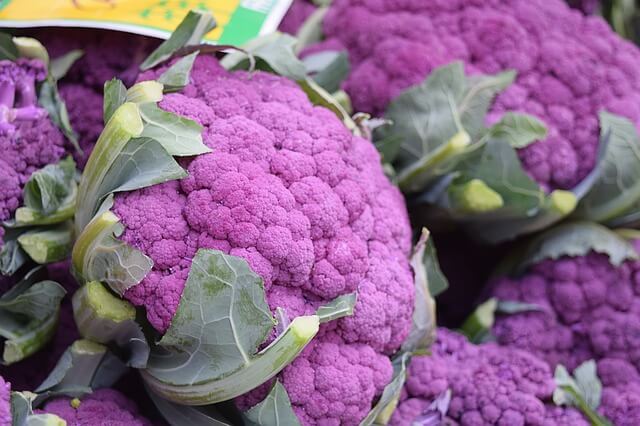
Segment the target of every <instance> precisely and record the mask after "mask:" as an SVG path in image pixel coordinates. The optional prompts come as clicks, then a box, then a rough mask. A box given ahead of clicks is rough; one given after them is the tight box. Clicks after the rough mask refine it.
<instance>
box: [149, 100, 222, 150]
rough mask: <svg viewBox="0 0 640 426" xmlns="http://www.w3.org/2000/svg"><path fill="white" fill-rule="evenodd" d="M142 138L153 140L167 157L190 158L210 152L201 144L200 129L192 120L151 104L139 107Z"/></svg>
mask: <svg viewBox="0 0 640 426" xmlns="http://www.w3.org/2000/svg"><path fill="white" fill-rule="evenodd" d="M140 114H141V116H142V119H143V120H144V130H143V131H142V135H141V136H142V137H147V138H151V139H154V140H155V141H156V142H158V143H159V144H160V145H162V147H163V148H164V149H165V150H166V151H167V153H168V154H169V155H175V156H191V155H199V154H204V153H207V152H211V149H210V148H209V147H207V146H206V145H205V144H204V143H203V142H202V134H201V133H202V127H201V126H200V125H199V124H198V123H196V122H195V121H193V120H189V119H188V118H184V117H181V116H179V115H176V114H173V113H170V112H166V111H163V110H161V109H160V108H158V106H157V105H155V104H153V103H147V104H142V105H140Z"/></svg>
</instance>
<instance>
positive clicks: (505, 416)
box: [390, 329, 589, 426]
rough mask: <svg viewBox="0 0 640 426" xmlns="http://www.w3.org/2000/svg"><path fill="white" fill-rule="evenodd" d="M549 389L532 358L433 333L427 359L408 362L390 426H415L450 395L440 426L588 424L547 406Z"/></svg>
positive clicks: (545, 370)
mask: <svg viewBox="0 0 640 426" xmlns="http://www.w3.org/2000/svg"><path fill="white" fill-rule="evenodd" d="M554 388H555V383H554V379H553V375H552V372H551V370H550V369H549V367H548V366H547V364H545V363H544V362H543V361H542V360H540V359H538V358H536V357H535V356H533V355H531V354H529V353H526V352H524V351H521V350H518V349H512V348H505V347H501V346H498V345H496V344H493V343H489V344H484V345H480V346H476V345H473V344H471V343H469V342H468V341H467V340H466V338H465V337H463V336H461V335H459V334H457V333H455V332H452V331H449V330H446V329H439V330H438V338H437V341H436V343H435V344H434V345H433V346H432V355H430V356H421V357H414V358H413V359H412V361H411V364H410V367H409V372H408V378H407V382H406V384H405V389H404V390H403V394H402V396H401V401H400V404H399V406H398V408H397V410H396V412H395V413H394V415H393V417H392V419H391V423H390V424H391V425H398V426H401V425H410V424H413V422H414V421H416V422H419V421H420V420H421V419H423V417H424V416H425V414H426V413H428V412H429V407H430V405H431V403H432V401H434V400H435V399H436V398H438V397H439V396H440V395H442V394H444V393H445V392H447V390H450V391H451V402H450V405H449V408H448V411H447V414H446V418H445V419H443V421H444V422H445V423H444V424H448V425H464V426H481V425H502V426H507V425H508V426H519V425H522V426H523V425H544V426H552V425H553V426H557V425H567V426H568V425H574V426H581V425H584V426H586V425H588V424H589V423H588V422H587V421H586V420H585V419H583V417H582V415H581V414H580V413H579V412H577V411H575V410H573V409H566V408H560V407H555V406H553V405H551V404H550V400H551V395H552V393H553V390H554Z"/></svg>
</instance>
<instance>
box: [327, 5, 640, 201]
mask: <svg viewBox="0 0 640 426" xmlns="http://www.w3.org/2000/svg"><path fill="white" fill-rule="evenodd" d="M323 28H324V34H325V36H326V37H327V41H326V42H325V43H326V44H325V45H324V46H319V47H316V48H315V49H316V50H317V49H322V48H326V49H333V50H335V48H336V47H339V46H343V48H346V49H347V50H348V53H349V60H350V62H351V69H352V71H351V73H350V75H349V77H348V78H347V80H346V81H345V82H344V84H343V88H344V89H345V90H346V91H347V92H348V94H349V95H350V96H351V101H352V103H353V106H354V109H355V110H357V111H364V112H369V113H372V114H374V115H380V114H382V113H383V112H384V111H385V108H386V107H387V105H388V103H389V102H390V101H391V100H392V99H394V98H395V97H396V96H398V95H399V94H400V93H402V92H403V91H405V90H406V89H407V88H409V87H410V86H413V85H416V84H418V83H421V82H422V81H424V80H425V77H426V76H427V75H429V73H430V72H431V71H432V70H433V69H435V68H436V67H440V66H443V65H445V64H448V63H450V62H452V61H455V60H462V61H463V62H464V64H465V69H466V71H467V72H468V73H471V74H477V73H484V74H495V73H498V72H500V71H504V70H515V71H516V72H517V78H516V81H515V82H514V84H512V85H511V86H510V87H509V88H508V89H507V90H506V91H504V92H503V93H502V94H500V95H499V96H498V97H497V99H496V100H495V102H494V104H493V106H492V110H491V113H490V115H489V117H488V119H489V121H491V122H493V120H495V119H497V118H499V117H500V116H501V115H502V114H504V113H505V112H506V111H515V112H522V113H528V114H532V115H534V116H536V117H538V118H540V119H541V120H542V121H543V122H544V123H545V124H546V126H547V127H548V130H549V133H548V137H547V138H546V139H545V140H543V141H538V142H536V143H533V144H531V145H528V146H527V147H525V148H522V149H520V150H518V155H519V157H520V159H521V161H522V163H523V166H524V169H525V170H526V171H527V172H528V173H529V174H530V175H531V177H532V178H533V179H535V180H536V181H537V182H538V183H539V184H540V185H541V186H542V187H543V188H544V189H545V190H547V191H551V190H553V189H571V188H573V187H574V186H575V185H576V184H577V183H579V182H580V181H581V180H582V179H583V178H584V177H585V176H586V175H587V174H588V173H589V172H590V171H591V170H592V169H593V167H594V165H595V161H596V156H597V151H598V141H599V123H598V112H599V111H601V110H603V109H604V110H607V111H609V112H611V113H614V114H619V115H622V116H625V117H628V118H629V119H631V120H632V121H634V122H635V123H640V107H639V105H640V76H639V75H638V73H637V72H636V69H637V68H638V65H639V64H640V52H639V51H638V49H637V48H636V46H634V45H632V44H631V43H629V42H627V41H625V40H623V39H622V38H620V37H619V36H618V35H616V34H615V33H614V32H613V31H612V30H611V28H609V26H608V25H607V23H606V22H605V21H604V20H602V19H601V18H599V17H587V16H584V15H583V14H582V13H581V12H579V11H576V10H573V9H570V8H569V7H568V6H567V5H566V4H565V3H564V2H563V1H561V0H488V1H487V0H433V1H422V0H403V1H397V2H388V1H383V0H336V1H334V2H333V3H332V6H331V8H330V10H329V13H328V14H327V16H326V17H325V20H324V24H323Z"/></svg>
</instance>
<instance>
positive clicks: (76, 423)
mask: <svg viewBox="0 0 640 426" xmlns="http://www.w3.org/2000/svg"><path fill="white" fill-rule="evenodd" d="M77 402H78V401H73V400H71V399H70V398H58V399H53V400H51V401H49V402H47V403H46V404H45V406H44V408H43V409H42V410H36V412H38V413H50V414H55V415H56V416H58V417H60V418H61V419H63V420H65V421H66V422H67V426H151V423H150V422H149V421H148V420H147V419H146V418H144V417H142V416H141V415H140V414H139V413H138V407H137V406H136V404H135V403H134V402H133V401H131V400H129V399H127V397H125V396H124V395H122V394H121V393H120V392H118V391H115V390H112V389H99V390H97V391H94V392H93V393H92V394H90V395H88V396H87V397H84V398H80V401H79V405H78V404H77ZM74 405H75V406H74Z"/></svg>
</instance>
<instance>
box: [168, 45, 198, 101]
mask: <svg viewBox="0 0 640 426" xmlns="http://www.w3.org/2000/svg"><path fill="white" fill-rule="evenodd" d="M199 53H200V51H195V52H193V53H191V54H189V55H187V56H184V57H183V58H180V59H179V60H178V61H176V63H175V64H173V65H171V66H170V67H169V69H167V70H166V71H165V72H163V73H162V75H161V76H160V77H159V78H158V82H159V83H162V84H163V85H164V91H165V93H168V92H176V91H179V90H181V89H182V88H183V87H184V86H186V85H187V84H189V74H190V73H191V68H192V67H193V63H194V62H195V60H196V57H198V54H199Z"/></svg>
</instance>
